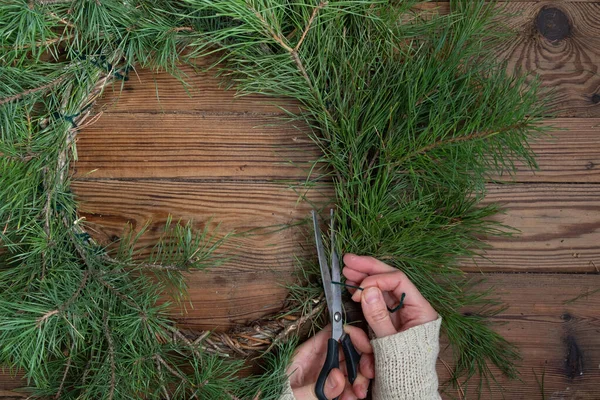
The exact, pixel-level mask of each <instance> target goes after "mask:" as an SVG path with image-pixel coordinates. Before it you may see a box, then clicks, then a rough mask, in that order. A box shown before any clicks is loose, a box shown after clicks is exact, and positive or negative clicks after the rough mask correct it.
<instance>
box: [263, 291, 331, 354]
mask: <svg viewBox="0 0 600 400" xmlns="http://www.w3.org/2000/svg"><path fill="white" fill-rule="evenodd" d="M318 301H319V304H318V305H317V306H315V307H313V309H312V310H311V311H310V312H309V313H307V314H304V315H303V316H302V317H301V318H299V319H298V320H296V322H294V323H293V324H290V326H288V327H287V328H285V329H284V330H283V331H281V332H280V333H279V334H278V335H277V336H276V337H275V339H273V341H272V342H271V345H270V346H269V347H268V348H267V350H265V353H268V352H270V351H271V349H272V348H273V347H274V346H275V345H276V344H277V343H279V342H280V341H282V340H284V339H286V338H287V337H288V336H289V335H290V334H291V333H292V332H293V331H296V330H298V329H300V328H301V327H302V325H304V323H305V322H306V321H308V320H309V319H312V317H314V316H315V315H318V314H319V313H320V312H321V311H323V309H324V308H325V302H324V301H323V296H322V295H321V297H319V300H318Z"/></svg>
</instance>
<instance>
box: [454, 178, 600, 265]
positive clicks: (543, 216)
mask: <svg viewBox="0 0 600 400" xmlns="http://www.w3.org/2000/svg"><path fill="white" fill-rule="evenodd" d="M488 190H489V194H488V196H487V198H486V200H485V202H486V203H499V204H501V205H503V206H504V207H505V210H506V214H504V215H498V216H496V217H495V219H496V220H497V221H499V222H501V223H503V224H505V225H508V226H511V227H513V228H516V229H519V230H520V231H521V234H520V235H518V236H515V237H513V238H507V237H504V238H498V237H493V238H489V240H488V241H487V242H488V243H489V245H490V246H491V248H490V249H488V250H487V251H486V254H485V256H486V257H487V258H486V259H481V258H478V259H477V260H476V261H472V260H465V261H464V262H463V263H462V266H463V268H464V269H465V270H467V271H479V270H481V271H486V272H490V271H506V272H509V271H519V272H524V271H529V272H532V271H546V272H559V271H560V272H598V271H599V268H600V246H598V243H600V202H598V199H599V198H600V186H598V185H546V184H540V185H535V184H518V185H490V186H489V187H488Z"/></svg>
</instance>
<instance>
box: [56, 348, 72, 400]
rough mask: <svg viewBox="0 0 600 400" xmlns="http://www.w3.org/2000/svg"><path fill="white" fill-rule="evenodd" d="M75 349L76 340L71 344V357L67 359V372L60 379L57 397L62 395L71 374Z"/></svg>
mask: <svg viewBox="0 0 600 400" xmlns="http://www.w3.org/2000/svg"><path fill="white" fill-rule="evenodd" d="M73 351H75V341H73V344H71V350H70V351H69V358H68V359H67V365H66V366H65V372H64V373H63V377H62V380H61V381H60V386H59V387H58V391H57V392H56V396H54V398H55V399H60V395H61V393H62V391H63V388H64V386H65V382H66V381H67V375H68V374H69V369H70V368H71V362H72V361H73Z"/></svg>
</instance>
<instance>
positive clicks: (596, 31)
mask: <svg viewBox="0 0 600 400" xmlns="http://www.w3.org/2000/svg"><path fill="white" fill-rule="evenodd" d="M500 6H502V7H503V6H506V11H507V12H508V13H509V15H510V17H508V18H505V19H503V21H502V22H504V23H506V24H507V25H508V26H510V27H511V28H512V29H514V30H515V31H516V32H517V37H516V38H511V40H508V41H506V42H505V44H504V45H502V46H500V47H499V48H498V56H499V57H500V58H502V59H506V60H508V67H509V70H510V71H517V70H520V71H523V72H525V73H531V74H535V75H538V76H539V78H540V80H541V82H542V84H543V85H544V86H545V87H547V88H549V89H552V90H553V91H554V92H555V93H554V95H553V96H552V98H553V100H552V101H551V102H550V104H551V106H552V109H553V110H554V111H555V112H556V113H557V114H558V115H559V116H567V117H600V74H599V73H598V68H599V67H598V65H599V64H600V2H598V1H577V2H565V1H509V2H502V3H501V4H500ZM421 7H422V8H424V9H428V10H433V9H435V10H437V11H436V12H442V13H445V12H448V4H447V3H444V2H438V3H425V4H424V5H422V6H421ZM199 63H200V64H201V67H205V66H206V62H204V61H202V60H200V61H199ZM130 78H131V79H130V81H128V82H126V83H125V85H124V86H123V92H122V93H120V90H121V83H120V82H117V83H116V84H115V85H114V86H113V88H112V90H108V91H107V95H106V96H105V98H104V100H103V101H102V103H101V107H102V108H103V109H105V110H109V111H110V112H150V113H165V112H177V113H186V112H202V111H204V112H251V113H281V110H280V109H279V107H278V106H284V107H288V108H293V109H295V108H296V107H297V103H295V102H293V101H291V100H289V99H287V100H286V99H272V98H268V97H265V96H258V95H251V96H245V97H241V98H236V99H235V101H234V91H233V90H232V91H223V90H221V89H219V86H220V80H219V79H218V78H217V77H215V76H214V73H213V72H203V73H201V74H196V72H194V70H193V69H192V68H191V67H189V66H182V78H183V80H185V81H186V82H187V83H188V84H189V86H188V88H187V91H186V90H184V88H183V87H182V85H181V83H180V82H179V81H178V80H177V79H175V78H173V77H171V76H170V75H168V74H166V73H158V74H157V73H153V72H151V71H148V70H140V71H136V72H135V73H134V72H132V73H131V76H130ZM190 95H191V97H190ZM117 100H118V101H117Z"/></svg>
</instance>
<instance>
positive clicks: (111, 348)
mask: <svg viewBox="0 0 600 400" xmlns="http://www.w3.org/2000/svg"><path fill="white" fill-rule="evenodd" d="M102 319H103V322H104V336H105V337H106V342H107V344H108V357H109V359H110V390H109V392H108V399H109V400H112V398H113V397H114V394H115V385H116V381H117V378H116V366H115V345H114V343H113V339H112V336H111V335H110V329H109V327H108V315H107V314H106V312H104V316H103V317H102Z"/></svg>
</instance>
